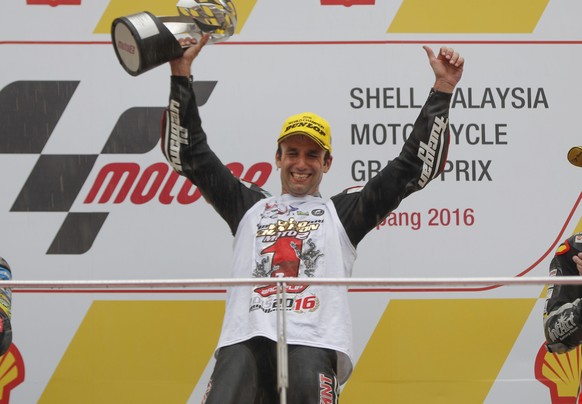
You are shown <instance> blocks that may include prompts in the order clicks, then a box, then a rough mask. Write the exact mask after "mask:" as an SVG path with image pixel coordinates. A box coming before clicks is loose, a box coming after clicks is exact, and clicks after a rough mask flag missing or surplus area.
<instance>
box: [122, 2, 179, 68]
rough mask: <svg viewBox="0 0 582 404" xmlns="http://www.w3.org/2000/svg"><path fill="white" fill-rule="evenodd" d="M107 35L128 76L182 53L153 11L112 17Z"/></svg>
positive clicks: (176, 42)
mask: <svg viewBox="0 0 582 404" xmlns="http://www.w3.org/2000/svg"><path fill="white" fill-rule="evenodd" d="M111 37H112V42H113V48H114V49H115V54H116V55H117V58H118V59H119V62H120V63H121V65H122V66H123V68H124V69H125V71H127V72H128V73H129V74H131V75H132V76H138V75H140V74H142V73H144V72H146V71H148V70H151V69H153V68H154V67H157V66H160V65H162V64H164V63H166V62H168V61H170V60H172V59H175V58H177V57H180V56H182V54H183V53H184V50H183V49H182V47H181V46H180V43H179V42H178V40H177V39H176V37H175V36H174V35H173V34H172V32H170V30H169V29H168V28H167V27H166V26H165V25H164V23H163V22H162V21H161V20H160V19H159V18H158V17H156V16H154V15H153V14H151V13H149V12H147V11H144V12H141V13H137V14H132V15H129V16H126V17H119V18H116V19H115V20H113V23H112V25H111Z"/></svg>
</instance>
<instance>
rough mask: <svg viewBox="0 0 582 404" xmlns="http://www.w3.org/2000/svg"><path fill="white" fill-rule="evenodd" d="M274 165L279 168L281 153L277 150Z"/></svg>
mask: <svg viewBox="0 0 582 404" xmlns="http://www.w3.org/2000/svg"><path fill="white" fill-rule="evenodd" d="M275 165H276V166H277V168H281V153H280V152H279V151H278V150H277V151H276V152H275Z"/></svg>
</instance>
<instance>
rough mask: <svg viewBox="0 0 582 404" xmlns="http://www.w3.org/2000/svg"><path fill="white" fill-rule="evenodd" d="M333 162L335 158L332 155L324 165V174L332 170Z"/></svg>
mask: <svg viewBox="0 0 582 404" xmlns="http://www.w3.org/2000/svg"><path fill="white" fill-rule="evenodd" d="M332 160H333V156H332V155H330V156H329V158H328V159H327V161H326V162H324V163H323V172H324V173H327V172H328V171H329V169H330V168H331V162H332Z"/></svg>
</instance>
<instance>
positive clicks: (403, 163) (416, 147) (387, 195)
mask: <svg viewBox="0 0 582 404" xmlns="http://www.w3.org/2000/svg"><path fill="white" fill-rule="evenodd" d="M424 50H425V51H426V54H427V56H428V60H429V63H430V66H431V67H432V69H433V72H434V74H435V83H434V86H433V88H432V89H431V91H430V94H429V96H428V99H427V101H426V103H425V104H424V106H423V108H422V110H421V111H420V114H419V116H418V118H417V119H416V121H415V123H414V128H413V130H412V133H411V135H410V137H409V138H408V139H407V141H406V142H405V144H404V146H403V148H402V150H401V152H400V155H399V156H398V157H397V158H395V159H394V160H392V161H390V162H389V163H388V164H387V165H386V167H385V168H384V169H382V171H380V172H379V173H378V174H377V175H376V176H374V177H373V178H372V179H370V180H369V181H368V183H367V184H366V185H365V186H364V187H363V188H361V189H359V190H355V189H350V190H348V191H345V192H344V193H342V194H339V195H336V196H334V197H333V198H332V200H333V202H334V204H335V206H336V210H337V211H338V214H339V217H340V219H341V221H342V224H343V225H344V228H345V229H346V231H347V233H348V236H349V237H350V240H351V241H352V243H353V244H354V245H357V244H358V243H359V242H360V241H361V240H362V238H363V237H364V236H365V235H366V234H367V233H368V232H369V231H370V230H372V229H373V228H374V227H375V226H376V225H377V224H378V223H379V222H380V221H382V219H384V218H385V217H386V216H387V215H388V214H389V213H390V212H392V211H393V210H394V209H396V208H397V207H398V205H399V204H400V202H401V201H402V199H403V198H405V197H406V196H408V195H410V194H411V193H413V192H415V191H418V190H420V189H422V188H424V187H425V186H426V185H427V184H428V183H429V182H430V181H432V180H433V179H434V178H436V177H437V176H438V175H439V174H440V173H441V172H442V171H443V169H444V164H445V162H446V157H447V153H448V147H449V105H450V100H451V96H452V92H453V90H454V88H455V86H456V85H457V83H458V82H459V80H460V79H461V76H462V74H463V68H464V64H465V61H464V59H463V58H462V57H461V56H460V55H459V54H458V52H455V51H454V50H453V49H451V48H447V47H442V48H441V49H440V51H439V53H438V55H435V54H434V52H433V51H432V49H430V48H429V47H426V46H425V47H424Z"/></svg>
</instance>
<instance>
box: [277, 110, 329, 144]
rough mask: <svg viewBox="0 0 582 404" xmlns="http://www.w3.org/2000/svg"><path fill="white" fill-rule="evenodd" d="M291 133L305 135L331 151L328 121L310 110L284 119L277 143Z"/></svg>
mask: <svg viewBox="0 0 582 404" xmlns="http://www.w3.org/2000/svg"><path fill="white" fill-rule="evenodd" d="M291 135H306V136H309V138H310V139H312V140H313V141H314V142H315V143H317V144H318V145H319V146H320V147H321V148H322V149H323V150H327V151H328V152H330V153H331V129H330V127H329V123H328V122H327V121H326V120H325V119H323V118H322V117H320V116H319V115H316V114H314V113H312V112H303V113H301V114H297V115H293V116H290V117H289V118H287V120H285V123H284V124H283V128H282V129H281V134H280V135H279V138H278V139H277V143H281V142H282V141H283V140H285V139H286V138H287V137H289V136H291Z"/></svg>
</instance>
